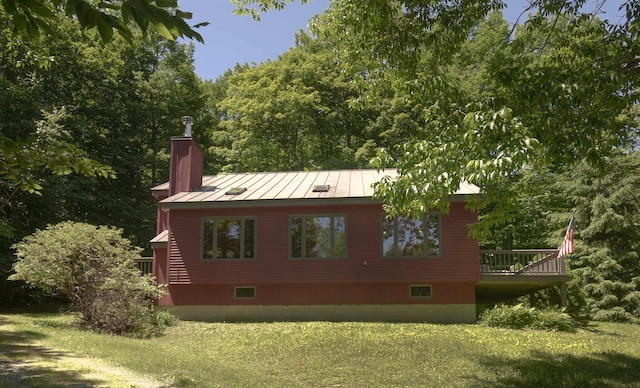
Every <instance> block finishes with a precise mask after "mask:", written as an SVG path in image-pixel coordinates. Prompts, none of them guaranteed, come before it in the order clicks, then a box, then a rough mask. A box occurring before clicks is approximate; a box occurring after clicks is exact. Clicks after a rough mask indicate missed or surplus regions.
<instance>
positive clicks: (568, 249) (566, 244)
mask: <svg viewBox="0 0 640 388" xmlns="http://www.w3.org/2000/svg"><path fill="white" fill-rule="evenodd" d="M574 215H575V214H571V221H569V226H568V227H567V234H565V235H564V240H562V245H561V246H560V250H559V251H558V258H561V257H563V256H566V255H568V254H569V253H573V218H574Z"/></svg>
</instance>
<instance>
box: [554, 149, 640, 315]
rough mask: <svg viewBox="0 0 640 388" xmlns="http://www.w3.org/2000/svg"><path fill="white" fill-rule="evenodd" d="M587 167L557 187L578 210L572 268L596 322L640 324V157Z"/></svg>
mask: <svg viewBox="0 0 640 388" xmlns="http://www.w3.org/2000/svg"><path fill="white" fill-rule="evenodd" d="M605 168H606V171H605V173H604V174H602V172H601V171H598V170H597V169H594V168H593V167H590V166H588V165H587V164H586V163H581V164H580V165H578V167H577V168H576V169H574V170H573V171H571V172H568V173H565V174H563V176H562V177H561V179H560V180H559V181H558V183H557V186H558V187H559V188H560V190H561V192H562V193H563V194H564V195H565V196H566V197H567V198H569V199H570V200H571V202H572V203H573V205H574V206H575V214H576V235H577V236H578V238H579V240H578V243H577V245H576V253H575V254H573V255H571V256H569V257H568V258H567V264H568V266H569V268H571V270H572V273H573V275H574V276H575V278H576V280H577V282H578V283H579V284H580V286H581V288H582V290H583V292H584V295H585V298H586V301H587V306H588V308H589V310H590V312H591V313H592V314H593V318H594V319H595V320H600V321H615V322H636V323H638V322H640V256H639V252H640V229H639V226H640V154H639V153H638V152H634V153H631V154H624V155H621V156H617V157H615V158H612V159H611V160H609V162H608V163H607V165H606V167H605Z"/></svg>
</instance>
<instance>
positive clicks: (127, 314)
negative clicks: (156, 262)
mask: <svg viewBox="0 0 640 388" xmlns="http://www.w3.org/2000/svg"><path fill="white" fill-rule="evenodd" d="M14 249H15V250H16V256H17V261H16V263H15V264H14V266H13V268H14V271H15V274H13V275H11V277H10V279H12V280H24V281H25V282H27V283H28V284H30V285H32V286H34V287H37V288H40V289H42V290H44V291H45V292H47V293H49V294H52V295H63V296H65V297H67V298H68V299H69V301H70V303H71V309H72V310H73V311H77V312H79V313H80V315H81V324H82V325H83V326H86V327H88V328H91V329H93V330H97V331H100V332H106V333H111V334H121V335H131V336H138V337H144V336H148V335H152V334H156V333H157V332H158V326H157V325H156V324H155V320H154V317H153V301H154V300H155V299H157V298H158V297H160V296H161V294H162V289H161V288H160V287H158V286H157V285H156V284H155V281H154V280H153V279H152V278H151V277H149V276H142V274H141V273H140V271H139V270H138V268H137V267H136V265H135V259H136V258H139V257H140V250H139V248H135V247H133V246H132V245H131V243H130V242H129V241H128V240H127V239H125V238H124V237H122V232H121V231H120V230H119V229H115V228H109V227H105V226H98V227H96V226H93V225H89V224H84V223H74V222H63V223H60V224H57V225H53V226H49V227H48V228H47V229H45V230H39V231H37V232H35V233H34V234H33V235H31V236H28V237H26V238H25V239H23V240H22V241H21V242H20V243H18V244H15V245H14Z"/></svg>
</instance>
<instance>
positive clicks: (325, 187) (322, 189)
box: [313, 185, 331, 193]
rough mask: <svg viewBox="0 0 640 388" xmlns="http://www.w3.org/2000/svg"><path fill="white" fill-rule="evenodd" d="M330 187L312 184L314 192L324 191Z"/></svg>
mask: <svg viewBox="0 0 640 388" xmlns="http://www.w3.org/2000/svg"><path fill="white" fill-rule="evenodd" d="M330 188H331V186H330V185H315V186H313V192H314V193H326V192H328V191H329V189H330Z"/></svg>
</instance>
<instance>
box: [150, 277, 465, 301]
mask: <svg viewBox="0 0 640 388" xmlns="http://www.w3.org/2000/svg"><path fill="white" fill-rule="evenodd" d="M409 284H412V283H361V282H356V283H342V284H335V283H308V284H301V283H292V284H257V285H256V284H239V285H240V286H255V287H256V297H255V299H235V298H234V297H233V295H234V286H233V285H211V284H207V285H205V284H199V285H171V286H169V291H170V292H171V299H172V301H171V302H168V300H167V301H161V302H160V303H159V304H161V305H171V304H175V305H327V304H329V305H331V304H376V305H380V304H474V303H475V286H474V283H473V282H460V283H430V284H431V285H432V288H433V297H431V298H410V297H409ZM419 284H424V282H421V283H419Z"/></svg>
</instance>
